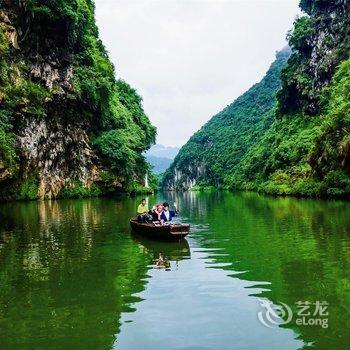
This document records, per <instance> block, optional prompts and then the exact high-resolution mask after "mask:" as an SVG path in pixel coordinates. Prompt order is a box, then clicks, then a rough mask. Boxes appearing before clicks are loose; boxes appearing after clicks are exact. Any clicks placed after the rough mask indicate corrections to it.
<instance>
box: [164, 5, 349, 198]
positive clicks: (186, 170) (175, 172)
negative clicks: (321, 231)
mask: <svg viewBox="0 0 350 350" xmlns="http://www.w3.org/2000/svg"><path fill="white" fill-rule="evenodd" d="M300 7H301V9H302V10H303V11H304V12H305V15H304V16H301V17H299V18H298V19H297V20H296V21H295V23H294V28H293V30H292V31H291V32H290V33H289V34H288V40H289V45H290V47H292V55H291V57H290V58H289V59H288V63H287V65H286V66H285V67H284V68H283V70H282V72H281V76H280V79H281V89H280V90H279V91H278V92H277V95H276V97H277V102H276V99H275V98H272V99H273V100H274V101H273V103H272V104H270V106H267V110H265V111H264V112H259V111H258V112H257V113H258V115H255V114H254V111H255V103H254V101H253V99H252V98H251V99H249V101H248V104H249V109H246V110H245V113H246V119H245V121H243V120H242V116H241V115H240V114H239V113H238V112H237V111H235V110H233V109H232V107H233V106H234V105H237V102H238V101H239V100H240V99H242V98H244V96H247V94H248V96H249V94H251V91H252V89H251V90H249V91H248V92H247V93H246V94H244V95H243V96H241V97H240V98H239V99H237V100H236V102H235V103H233V104H232V105H231V106H229V107H227V109H225V110H226V111H227V110H228V108H230V107H231V111H232V113H231V114H230V115H227V117H226V118H224V119H221V122H219V121H220V119H219V116H220V115H223V113H224V112H225V110H224V111H222V112H220V113H219V114H218V115H217V116H215V117H213V119H212V120H211V121H210V122H209V123H207V124H206V125H205V126H204V127H203V128H202V129H201V130H200V131H199V132H198V133H196V134H195V135H194V136H193V137H192V138H191V139H190V141H189V143H188V144H186V145H185V146H184V147H183V148H182V149H181V150H180V152H179V154H178V156H177V157H176V159H175V161H174V163H173V164H172V166H171V167H170V168H169V169H168V171H167V173H166V176H165V177H164V182H163V185H164V186H165V187H168V188H183V189H187V188H189V187H191V186H193V185H194V184H198V183H199V184H203V185H206V184H209V185H216V186H218V185H219V186H224V187H227V188H236V189H248V190H257V191H262V192H266V193H271V194H282V195H286V194H293V195H300V196H322V197H325V196H327V197H344V196H349V195H350V134H349V131H350V113H349V111H350V97H349V96H350V59H349V55H350V3H349V2H348V1H346V0H337V1H323V0H302V1H301V2H300ZM259 84H260V83H259ZM259 84H258V85H259ZM253 88H254V87H253ZM262 93H263V91H262ZM245 101H247V100H245ZM266 115H269V117H267V116H266ZM263 121H267V125H266V124H263V125H265V127H264V128H262V127H261V124H262V123H263ZM230 123H231V124H230ZM254 123H255V125H253V124H254ZM231 125H235V127H236V128H235V131H234V132H233V131H232V130H233V128H232V126H231ZM255 133H257V136H254V139H253V140H252V138H251V137H250V135H255ZM237 135H238V136H237ZM201 143H202V144H204V145H205V147H203V152H200V153H198V154H199V156H198V157H197V156H196V154H197V152H196V151H192V149H196V147H197V149H199V148H200V147H199V145H200V144H201Z"/></svg>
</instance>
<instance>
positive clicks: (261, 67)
mask: <svg viewBox="0 0 350 350" xmlns="http://www.w3.org/2000/svg"><path fill="white" fill-rule="evenodd" d="M298 3H299V0H176V1H175V0H143V1H140V0H138V1H136V0H95V5H96V19H97V25H98V27H99V32H100V38H101V39H102V41H103V43H104V44H105V46H106V48H107V51H108V53H109V57H110V59H111V61H112V62H113V63H114V65H115V67H116V76H117V78H121V79H124V80H125V81H127V82H128V83H129V84H130V85H131V86H132V87H133V88H135V89H136V90H137V92H138V93H139V94H140V95H141V96H142V98H143V107H144V110H145V112H146V114H147V115H148V116H149V118H150V120H151V122H152V124H153V125H155V126H156V127H157V134H158V135H157V143H160V144H163V145H165V146H182V145H183V144H184V143H186V141H187V140H188V139H189V138H190V137H191V135H192V134H193V133H194V132H195V131H197V130H198V129H200V127H201V126H202V125H203V124H205V123H206V122H207V121H208V120H209V119H210V118H211V117H212V116H213V115H215V114H216V113H218V112H219V111H220V110H221V109H223V108H224V107H226V106H227V105H228V104H230V103H232V102H233V101H234V100H235V99H236V98H237V97H238V96H239V95H241V94H242V93H243V92H245V91H246V90H247V89H249V88H250V87H251V86H252V85H253V84H254V83H256V82H258V81H260V80H261V78H262V77H263V76H264V74H265V73H266V71H267V69H268V67H269V66H270V64H271V63H272V62H273V60H274V57H275V53H276V51H278V50H280V49H282V48H283V47H284V46H285V45H286V39H285V38H286V34H287V32H288V30H290V29H291V28H292V25H293V21H294V19H295V17H296V15H298V14H300V12H299V9H298Z"/></svg>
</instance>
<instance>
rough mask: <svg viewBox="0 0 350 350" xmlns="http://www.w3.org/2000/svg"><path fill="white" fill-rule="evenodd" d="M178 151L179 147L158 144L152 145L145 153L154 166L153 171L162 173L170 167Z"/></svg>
mask: <svg viewBox="0 0 350 350" xmlns="http://www.w3.org/2000/svg"><path fill="white" fill-rule="evenodd" d="M178 152H179V148H178V147H167V146H163V145H159V144H156V145H154V146H152V147H151V148H150V149H149V150H148V151H147V152H146V153H145V155H146V159H147V161H148V162H149V163H150V164H151V165H152V166H153V171H154V172H155V173H156V174H160V173H163V172H164V171H165V170H166V169H167V168H169V166H170V164H171V163H172V161H173V159H174V158H175V156H176V155H177V153H178Z"/></svg>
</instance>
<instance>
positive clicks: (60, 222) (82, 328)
mask: <svg viewBox="0 0 350 350" xmlns="http://www.w3.org/2000/svg"><path fill="white" fill-rule="evenodd" d="M163 199H167V200H169V202H171V203H172V202H173V201H175V200H176V202H177V203H178V206H179V209H180V214H181V215H180V219H181V220H182V221H183V222H186V223H190V224H191V234H190V235H189V236H188V238H186V240H184V241H182V242H175V243H160V242H156V241H151V240H146V239H144V238H141V237H138V236H135V235H134V234H131V232H130V227H129V222H128V220H129V217H130V216H132V215H133V214H134V211H135V208H136V206H137V204H138V201H139V200H140V198H138V197H137V198H114V199H88V200H67V201H66V200H61V201H44V202H8V203H2V204H1V205H0V222H1V227H0V349H2V350H3V349H122V350H134V349H137V350H148V349H152V350H158V349H159V350H163V349H168V350H172V349H181V350H202V349H203V350H207V349H213V350H225V349H301V348H305V349H306V348H307V349H308V348H310V349H311V348H315V349H348V348H349V344H350V236H349V233H350V232H349V231H350V203H347V202H341V201H318V200H304V199H295V198H269V197H265V196H261V195H258V194H254V193H227V192H217V193H195V192H190V193H163V194H157V195H155V196H149V197H148V200H149V202H150V203H154V202H159V201H162V200H163ZM282 303H283V304H282ZM308 303H309V304H308ZM262 304H264V306H263V305H262ZM266 305H268V307H267V306H266ZM278 305H280V306H281V307H282V308H283V310H282V311H284V313H283V312H282V313H279V314H277V313H276V312H275V313H273V310H274V309H276V308H277V307H278ZM304 305H305V306H304ZM302 306H304V307H302ZM270 308H271V309H270ZM271 310H272V311H271ZM303 315H304V316H303ZM289 316H291V318H290V317H289ZM322 322H323V323H322ZM315 323H316V324H315ZM322 324H323V326H322Z"/></svg>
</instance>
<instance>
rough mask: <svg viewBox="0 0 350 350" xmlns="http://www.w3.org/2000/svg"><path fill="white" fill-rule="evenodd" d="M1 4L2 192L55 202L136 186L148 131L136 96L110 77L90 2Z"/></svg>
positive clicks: (150, 132) (149, 135)
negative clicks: (76, 194)
mask: <svg viewBox="0 0 350 350" xmlns="http://www.w3.org/2000/svg"><path fill="white" fill-rule="evenodd" d="M0 3H1V7H0V34H1V35H0V51H1V59H0V102H1V105H0V195H2V196H4V197H15V198H16V197H17V198H18V197H24V198H35V197H38V198H53V197H57V196H59V195H60V193H65V194H66V195H69V192H70V189H71V191H72V193H74V188H76V189H77V188H79V191H80V194H83V193H85V194H87V195H88V194H93V193H94V194H100V193H103V192H104V191H106V190H108V191H111V190H112V191H113V190H116V189H117V188H124V189H125V190H127V189H130V188H132V187H133V186H135V185H134V184H137V183H140V184H141V183H142V178H143V176H144V174H145V171H146V169H147V166H146V163H145V160H144V158H143V156H142V155H141V154H142V152H143V151H144V150H145V149H147V148H148V147H149V146H150V144H151V143H152V142H153V141H154V137H155V129H154V128H153V127H152V126H151V125H150V123H149V120H148V118H147V117H146V116H145V115H144V113H143V109H142V106H141V98H140V97H139V96H138V95H137V94H136V92H135V91H134V90H133V89H131V88H130V87H129V86H128V85H127V84H126V83H125V82H118V81H116V80H115V78H114V68H113V66H112V64H111V63H110V61H109V60H108V56H107V54H106V51H105V49H104V47H103V45H102V43H101V42H100V40H99V39H98V32H97V28H96V25H95V21H94V7H93V3H92V2H91V1H89V0H72V1H68V0H60V1H59V0H53V1H50V2H46V1H39V0H31V1H26V0H20V1H9V0H8V1H5V0H2V1H1V2H0ZM135 131H136V134H137V135H139V136H138V138H137V137H135V138H134V140H133V141H134V142H133V143H131V142H129V143H128V145H125V146H124V148H125V149H123V150H121V147H118V146H117V144H119V143H120V142H121V139H129V138H132V135H133V134H134V133H135ZM125 141H127V140H125ZM118 152H119V153H120V152H124V153H125V154H128V157H129V158H128V157H125V156H124V153H122V154H119V153H118ZM136 165H137V166H136ZM62 190H64V191H63V192H62Z"/></svg>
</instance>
